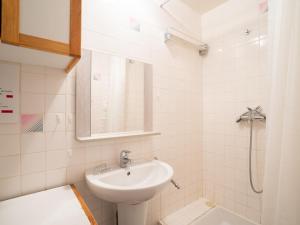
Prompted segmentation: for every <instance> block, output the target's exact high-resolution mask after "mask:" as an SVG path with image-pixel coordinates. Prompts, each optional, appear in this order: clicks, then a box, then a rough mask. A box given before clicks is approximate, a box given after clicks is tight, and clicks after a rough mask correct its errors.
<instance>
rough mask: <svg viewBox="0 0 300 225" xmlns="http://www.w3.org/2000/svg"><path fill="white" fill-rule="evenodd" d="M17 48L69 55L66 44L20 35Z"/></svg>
mask: <svg viewBox="0 0 300 225" xmlns="http://www.w3.org/2000/svg"><path fill="white" fill-rule="evenodd" d="M18 45H19V46H22V47H27V48H32V49H36V50H41V51H46V52H52V53H56V54H61V55H70V52H69V45H68V44H66V43H62V42H58V41H52V40H48V39H45V38H40V37H35V36H31V35H27V34H22V33H20V35H19V44H18Z"/></svg>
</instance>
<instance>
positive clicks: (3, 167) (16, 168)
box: [0, 155, 21, 178]
mask: <svg viewBox="0 0 300 225" xmlns="http://www.w3.org/2000/svg"><path fill="white" fill-rule="evenodd" d="M20 167H21V163H20V155H15V156H6V157H0V178H6V177H13V176H18V175H20Z"/></svg>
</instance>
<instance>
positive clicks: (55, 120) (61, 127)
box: [44, 113, 66, 132]
mask: <svg viewBox="0 0 300 225" xmlns="http://www.w3.org/2000/svg"><path fill="white" fill-rule="evenodd" d="M65 130H66V121H65V113H48V114H46V116H45V122H44V131H45V132H47V131H65Z"/></svg>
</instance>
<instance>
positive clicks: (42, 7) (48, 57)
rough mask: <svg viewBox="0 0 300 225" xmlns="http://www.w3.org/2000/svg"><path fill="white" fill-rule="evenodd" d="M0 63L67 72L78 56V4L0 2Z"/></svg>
mask: <svg viewBox="0 0 300 225" xmlns="http://www.w3.org/2000/svg"><path fill="white" fill-rule="evenodd" d="M1 10H2V11H1V43H0V60H5V61H13V62H19V63H25V64H33V65H43V66H51V67H56V68H63V69H65V71H66V72H68V71H70V70H71V69H72V67H73V66H74V65H76V63H77V62H78V61H79V59H80V56H81V0H1Z"/></svg>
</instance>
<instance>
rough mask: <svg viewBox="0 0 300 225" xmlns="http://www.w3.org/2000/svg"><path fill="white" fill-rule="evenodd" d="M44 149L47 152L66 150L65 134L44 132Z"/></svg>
mask: <svg viewBox="0 0 300 225" xmlns="http://www.w3.org/2000/svg"><path fill="white" fill-rule="evenodd" d="M45 135H46V149H47V150H59V149H66V147H67V139H66V133H65V132H60V131H57V132H56V131H55V132H46V133H45Z"/></svg>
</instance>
